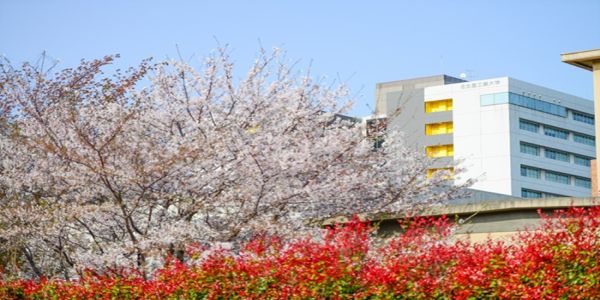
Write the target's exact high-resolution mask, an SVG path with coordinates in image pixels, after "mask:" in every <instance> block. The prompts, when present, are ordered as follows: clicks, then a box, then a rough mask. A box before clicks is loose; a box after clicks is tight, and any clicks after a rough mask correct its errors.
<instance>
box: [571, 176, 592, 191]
mask: <svg viewBox="0 0 600 300" xmlns="http://www.w3.org/2000/svg"><path fill="white" fill-rule="evenodd" d="M575 185H576V186H578V187H582V188H586V189H591V188H592V181H591V180H590V179H589V178H584V177H575Z"/></svg>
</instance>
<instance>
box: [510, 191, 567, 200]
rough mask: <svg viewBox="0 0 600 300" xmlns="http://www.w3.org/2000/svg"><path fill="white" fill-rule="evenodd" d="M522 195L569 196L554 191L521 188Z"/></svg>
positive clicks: (543, 196) (533, 196) (532, 196)
mask: <svg viewBox="0 0 600 300" xmlns="http://www.w3.org/2000/svg"><path fill="white" fill-rule="evenodd" d="M521 197H523V198H553V197H567V196H565V195H559V194H554V193H548V192H542V191H537V190H531V189H521Z"/></svg>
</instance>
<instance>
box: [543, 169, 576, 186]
mask: <svg viewBox="0 0 600 300" xmlns="http://www.w3.org/2000/svg"><path fill="white" fill-rule="evenodd" d="M545 178H546V180H547V181H552V182H556V183H562V184H570V180H569V175H566V174H562V173H558V172H553V171H546V176H545Z"/></svg>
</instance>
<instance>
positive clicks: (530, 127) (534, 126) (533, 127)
mask: <svg viewBox="0 0 600 300" xmlns="http://www.w3.org/2000/svg"><path fill="white" fill-rule="evenodd" d="M519 128H520V129H523V130H527V131H531V132H535V133H537V132H538V131H539V130H540V124H538V123H535V122H531V121H527V120H523V119H519Z"/></svg>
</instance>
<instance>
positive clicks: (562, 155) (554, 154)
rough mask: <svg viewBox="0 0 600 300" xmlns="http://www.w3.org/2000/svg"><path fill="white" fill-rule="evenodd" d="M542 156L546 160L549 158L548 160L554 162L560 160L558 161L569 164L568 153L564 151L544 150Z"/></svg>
mask: <svg viewBox="0 0 600 300" xmlns="http://www.w3.org/2000/svg"><path fill="white" fill-rule="evenodd" d="M544 156H545V157H546V158H550V159H554V160H560V161H566V162H569V161H570V160H569V153H567V152H564V151H560V150H554V149H547V148H546V149H545V150H544Z"/></svg>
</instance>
